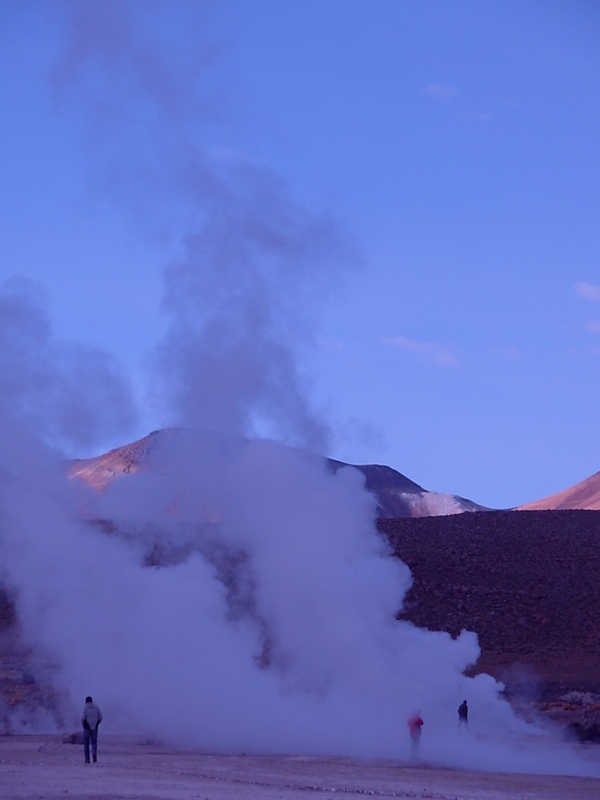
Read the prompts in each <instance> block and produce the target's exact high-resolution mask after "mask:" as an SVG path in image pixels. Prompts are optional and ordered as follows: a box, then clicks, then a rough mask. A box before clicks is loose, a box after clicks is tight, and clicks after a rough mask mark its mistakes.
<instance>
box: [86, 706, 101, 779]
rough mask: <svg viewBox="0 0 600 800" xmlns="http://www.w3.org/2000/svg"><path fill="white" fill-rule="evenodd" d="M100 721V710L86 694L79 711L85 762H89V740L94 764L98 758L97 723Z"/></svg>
mask: <svg viewBox="0 0 600 800" xmlns="http://www.w3.org/2000/svg"><path fill="white" fill-rule="evenodd" d="M101 722H102V712H101V711H100V709H99V708H98V706H97V705H96V704H95V703H94V701H93V700H92V698H91V697H90V696H89V695H88V696H87V697H86V698H85V705H84V707H83V711H82V713H81V724H82V725H83V755H84V758H85V763H86V764H89V763H90V742H91V743H92V759H93V761H94V764H95V763H96V761H97V760H98V756H97V753H98V725H100V723H101Z"/></svg>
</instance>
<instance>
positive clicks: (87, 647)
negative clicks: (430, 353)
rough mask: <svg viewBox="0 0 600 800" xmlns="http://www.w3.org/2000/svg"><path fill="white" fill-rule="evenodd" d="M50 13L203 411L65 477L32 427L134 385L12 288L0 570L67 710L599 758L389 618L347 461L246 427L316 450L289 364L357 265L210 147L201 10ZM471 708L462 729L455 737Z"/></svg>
mask: <svg viewBox="0 0 600 800" xmlns="http://www.w3.org/2000/svg"><path fill="white" fill-rule="evenodd" d="M63 9H64V11H65V14H66V17H65V18H66V20H67V27H68V41H67V44H66V47H65V51H64V52H65V54H64V57H63V58H62V60H61V62H60V64H59V65H58V67H57V69H56V71H55V74H54V84H55V87H56V90H57V93H58V94H57V96H60V99H61V101H62V103H63V104H66V105H65V109H66V110H65V113H72V112H70V111H69V106H68V103H69V101H70V100H73V99H74V100H76V101H77V102H76V103H75V106H74V107H75V108H76V109H77V114H76V116H77V118H78V119H79V118H80V119H81V120H82V121H83V123H84V128H85V130H86V131H87V135H88V137H89V142H90V146H91V147H92V148H93V149H94V154H95V156H96V158H95V160H94V164H95V165H96V168H97V172H96V175H95V177H96V178H98V176H102V178H103V184H104V185H105V186H106V188H107V190H108V189H110V191H111V192H113V196H114V198H115V199H116V200H118V201H119V202H122V203H123V205H124V206H127V207H128V208H131V209H133V211H134V215H135V218H136V221H137V222H141V223H142V224H143V226H144V227H146V228H148V229H149V228H150V227H151V225H152V224H154V222H155V223H156V227H157V228H159V229H160V231H161V233H162V234H163V235H165V236H167V237H170V238H171V239H173V240H174V241H175V245H176V246H175V248H174V249H175V250H176V251H177V255H176V256H175V257H174V258H173V259H172V261H171V263H170V265H169V266H168V268H167V270H166V293H165V310H166V312H167V313H168V314H169V319H170V329H169V333H168V335H167V337H166V339H165V341H164V342H163V344H162V346H161V348H160V350H159V352H158V354H157V356H156V360H155V361H156V364H157V367H158V373H157V374H158V377H159V381H160V384H161V385H162V384H166V385H167V387H168V390H167V391H166V393H165V396H164V402H165V408H169V409H170V410H171V412H170V413H171V415H172V416H171V419H172V420H174V422H176V423H178V424H179V423H183V424H186V425H194V426H203V430H200V429H199V428H195V429H183V430H171V431H165V432H162V433H160V434H158V435H157V436H155V437H154V441H153V446H152V449H151V452H150V453H149V456H148V461H147V464H146V470H145V471H140V472H138V473H135V474H130V475H123V476H121V477H120V478H118V479H116V480H114V481H113V482H112V483H111V484H110V485H109V487H108V489H107V490H106V491H105V492H104V493H103V494H98V493H96V492H95V491H94V490H93V489H92V488H90V487H88V486H86V485H85V484H83V483H81V482H79V481H74V480H69V479H67V478H66V476H65V467H64V464H63V463H61V462H60V461H59V460H57V458H56V457H55V456H54V455H53V454H52V452H51V451H49V450H48V449H47V448H46V446H45V445H43V444H41V441H42V440H46V441H48V440H50V441H55V440H57V439H58V440H68V441H69V442H71V443H76V444H82V445H83V444H86V443H88V442H89V441H92V440H93V438H94V436H95V435H96V434H97V432H98V430H100V431H103V432H105V431H106V428H107V426H113V429H114V431H117V430H118V426H119V425H123V424H124V423H126V422H127V421H128V420H129V418H130V414H131V413H133V412H132V410H131V404H130V402H129V400H128V399H127V398H128V395H127V391H126V386H125V384H124V382H123V381H122V380H121V379H120V378H119V377H118V375H117V374H116V372H115V371H114V369H113V368H112V367H111V364H110V363H109V362H108V360H107V359H106V358H105V357H104V356H101V355H99V354H97V353H91V352H89V351H83V350H81V349H66V350H65V349H61V350H60V351H58V350H57V349H56V345H55V344H54V343H53V340H52V337H51V335H50V332H49V329H48V325H47V320H46V318H45V316H44V315H43V313H42V312H41V311H40V310H39V307H38V306H36V305H35V304H32V302H31V301H30V300H28V301H25V300H24V299H23V298H22V297H21V296H20V295H19V294H18V293H17V294H16V295H15V294H14V292H13V293H12V294H11V292H10V291H8V290H7V293H5V295H3V296H2V297H1V298H0V314H1V316H0V334H1V336H2V339H1V341H0V344H1V347H2V353H1V358H2V359H3V361H2V364H3V367H4V366H6V367H7V369H6V370H3V374H4V375H5V376H12V379H10V380H9V378H8V377H3V379H2V382H1V383H0V388H1V392H2V396H1V397H0V403H1V404H2V410H3V412H4V415H3V420H2V424H1V426H0V564H1V577H2V583H3V584H4V586H6V588H7V589H8V591H9V592H10V594H11V596H12V597H13V598H14V600H15V603H16V609H17V614H18V622H19V626H20V629H21V631H22V634H23V636H24V638H25V639H26V641H28V642H29V643H30V644H31V645H32V646H34V647H35V648H36V649H37V651H38V652H39V653H40V654H42V655H44V656H45V657H47V658H49V659H50V660H51V661H52V662H53V663H54V664H56V678H55V679H56V684H57V686H58V687H60V688H62V689H63V690H64V691H65V692H66V693H67V696H68V697H69V703H70V709H69V711H70V713H72V714H73V719H76V717H75V716H74V715H75V713H76V710H77V709H78V708H79V707H80V705H81V701H82V699H83V698H84V697H85V695H86V694H88V693H91V694H92V695H93V696H94V698H95V699H96V700H97V701H98V703H99V704H100V705H101V707H102V709H103V712H104V716H105V723H103V725H104V728H103V729H105V730H113V731H123V732H127V733H135V734H139V735H146V736H153V737H159V738H161V739H165V740H169V741H172V742H179V743H182V744H185V745H193V746H195V747H201V748H206V749H210V750H221V751H228V752H238V751H246V752H251V751H252V752H287V753H289V752H297V753H301V752H302V753H328V754H336V753H338V754H353V755H361V756H375V755H377V756H387V757H394V758H396V757H406V756H407V754H408V750H409V745H408V730H407V726H406V720H407V717H408V715H409V714H410V713H411V712H412V711H414V710H415V709H416V708H419V709H420V711H421V713H422V716H423V718H424V720H425V727H424V733H423V743H422V754H423V756H424V757H425V758H428V759H436V760H437V761H438V762H439V763H446V764H455V765H464V766H472V767H478V768H489V769H496V770H501V769H511V770H523V771H545V772H551V771H556V772H589V773H593V771H594V767H593V765H591V764H588V763H586V762H584V761H583V760H582V759H581V758H580V757H577V756H575V755H573V754H572V753H571V751H570V750H565V749H564V746H563V747H562V749H561V748H560V747H558V746H557V747H554V748H553V746H552V745H551V744H543V742H544V741H545V740H546V739H548V738H549V737H548V736H547V735H545V734H543V732H541V731H537V730H536V729H533V728H531V727H529V726H526V725H525V723H523V722H521V721H519V720H518V719H517V718H516V717H515V716H514V714H513V713H512V711H511V709H510V707H509V705H508V704H507V703H506V702H504V701H503V700H502V699H501V698H500V697H499V690H500V687H499V686H498V684H497V683H496V682H495V681H494V680H493V679H492V678H490V677H489V676H485V675H482V676H479V677H477V678H474V679H470V678H466V677H465V676H464V674H463V673H464V670H465V669H466V667H467V666H468V665H470V664H472V663H474V662H475V661H476V659H477V657H478V654H479V648H478V644H477V639H476V636H475V634H473V633H468V632H463V633H462V634H461V636H459V637H458V638H457V639H456V640H453V639H452V638H451V637H450V636H449V635H447V634H443V633H432V632H429V631H425V630H419V629H416V628H414V627H413V626H412V625H410V624H408V623H406V622H399V621H398V620H397V619H396V615H397V613H398V611H399V610H400V608H401V604H402V599H403V596H404V594H405V592H406V590H407V589H408V587H409V585H410V575H409V573H408V569H407V568H406V567H405V566H404V565H403V564H401V563H400V562H398V561H397V560H395V559H393V558H392V557H391V555H390V552H389V548H388V546H387V544H386V542H385V541H384V540H383V539H382V537H381V536H380V535H379V533H378V532H377V529H376V526H375V519H374V517H375V504H374V500H373V498H372V497H371V495H369V494H368V493H366V492H365V491H364V488H363V483H362V476H361V475H360V474H359V473H358V472H357V471H356V470H353V469H350V468H348V469H341V470H339V471H338V472H337V473H336V474H332V473H331V472H330V471H328V469H327V468H326V463H325V461H324V460H323V459H322V458H320V457H318V456H314V455H309V454H307V453H306V452H301V451H299V450H295V449H292V448H291V447H286V446H283V444H275V443H273V442H269V441H260V440H257V439H255V440H254V441H250V440H249V439H248V438H243V437H244V436H245V437H253V436H254V437H256V436H257V434H258V433H260V432H261V430H262V431H264V430H267V432H268V433H269V435H270V436H272V437H275V438H276V439H277V440H278V441H279V442H284V443H285V444H287V445H290V444H293V445H301V446H302V447H304V448H308V449H315V450H316V449H320V448H323V447H324V446H325V444H326V441H327V436H328V433H327V428H326V426H325V425H324V424H323V423H322V422H321V421H320V419H319V416H318V415H317V414H316V413H315V412H314V411H313V410H312V409H311V407H310V405H309V403H308V402H307V400H306V391H305V376H304V375H303V372H302V369H301V368H300V367H299V364H300V363H301V361H300V360H299V358H300V357H301V354H302V350H303V348H304V347H307V346H309V345H310V344H311V341H312V338H313V336H314V332H315V325H314V323H315V313H314V312H315V308H316V305H317V304H316V300H317V299H318V296H319V295H322V294H323V293H325V291H326V289H327V287H331V286H332V285H334V283H335V281H336V280H338V279H339V277H340V274H341V272H342V271H343V269H344V268H345V266H346V265H347V264H353V263H355V262H356V260H357V256H356V253H355V250H354V247H353V246H352V244H351V243H350V242H349V240H348V237H346V236H345V235H344V234H343V232H342V231H341V230H340V229H339V227H338V226H337V225H336V224H335V223H334V222H333V221H332V220H330V219H328V218H327V217H322V216H318V215H314V214H312V213H310V212H308V211H307V210H305V209H303V208H301V207H299V206H298V204H296V203H295V202H294V201H293V200H292V199H291V197H290V196H289V192H288V191H287V189H286V187H285V185H284V184H283V183H282V182H281V181H280V180H279V179H277V178H276V177H275V176H274V175H272V174H271V173H270V172H269V171H268V170H266V169H264V168H262V167H259V166H257V165H256V164H254V163H253V162H252V161H249V160H235V159H233V160H229V161H224V160H223V159H220V160H219V159H216V160H215V159H214V158H213V157H211V155H210V150H209V148H207V147H206V148H205V147H202V146H200V145H199V144H198V141H201V138H200V134H201V133H202V132H203V125H204V124H205V122H206V120H207V119H212V117H211V115H210V114H211V113H212V110H211V109H212V107H211V103H210V102H209V98H210V91H209V90H208V88H207V86H208V84H209V82H208V78H207V75H208V67H209V65H210V64H212V62H213V59H214V54H215V52H216V50H217V49H218V48H216V46H215V44H214V43H212V42H211V40H210V39H209V37H208V35H207V33H206V19H205V17H204V6H202V5H196V4H178V5H176V6H175V9H176V12H177V14H179V13H189V14H191V19H190V20H188V21H186V31H187V35H189V36H190V37H191V38H192V39H194V37H196V38H195V40H194V48H193V50H192V49H190V50H185V49H184V50H183V52H182V51H181V50H177V48H176V47H175V46H174V44H173V42H171V41H170V40H169V36H168V32H169V31H172V30H173V25H174V24H176V23H177V19H175V22H174V21H173V19H171V17H169V15H170V14H171V11H172V9H173V5H172V4H168V5H163V4H161V3H151V4H149V3H144V4H141V5H138V4H136V3H132V2H127V3H123V2H118V3H117V2H106V0H104V2H98V3H94V2H83V0H81V2H77V3H66V4H64V5H63ZM167 17H168V18H169V22H170V24H169V25H165V26H163V27H164V28H165V30H166V31H167V33H166V34H164V35H161V34H160V33H159V31H160V29H161V23H163V22H165V20H166V19H167ZM188 22H189V25H188V24H187V23H188ZM207 109H208V110H207ZM209 111H210V113H209ZM92 131H93V133H92ZM141 131H143V134H144V135H143V138H142V137H141V136H140V132H141ZM138 143H139V148H138ZM9 288H10V287H9ZM205 428H212V429H213V431H207V430H205ZM465 697H466V698H468V700H469V704H470V706H471V709H472V726H473V735H468V734H465V736H459V735H458V732H457V730H456V722H457V718H456V709H457V707H458V705H459V703H460V702H461V701H462V700H463V699H464V698H465ZM523 737H535V739H536V744H535V745H534V746H530V747H527V746H526V741H527V740H526V739H525V738H523ZM540 741H542V744H540Z"/></svg>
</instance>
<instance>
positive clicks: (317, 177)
mask: <svg viewBox="0 0 600 800" xmlns="http://www.w3.org/2000/svg"><path fill="white" fill-rule="evenodd" d="M93 5H94V4H89V3H85V2H81V3H79V4H73V3H61V2H46V3H35V2H32V3H27V4H24V3H20V2H16V0H15V2H11V1H10V0H5V1H4V2H3V3H2V4H0V102H1V104H2V109H3V114H2V125H1V126H0V147H1V149H2V159H1V161H0V219H1V220H2V224H1V225H0V279H1V280H4V279H8V278H10V277H12V276H14V275H20V276H25V277H28V278H31V279H34V280H36V281H39V282H41V283H42V284H43V285H44V286H45V290H46V302H47V309H48V314H49V317H50V321H51V324H52V327H53V330H54V332H55V335H56V336H57V337H59V338H61V339H66V340H73V341H76V342H81V343H84V344H90V345H94V346H96V347H99V348H102V349H103V350H105V351H108V352H109V353H111V354H113V355H114V357H115V359H118V360H119V362H120V363H121V365H122V368H123V370H124V371H125V372H126V373H127V374H128V375H129V377H130V379H131V381H132V383H133V385H134V388H135V390H136V392H137V396H138V404H139V406H140V413H139V418H138V422H137V424H136V425H135V426H133V427H132V429H131V436H132V437H133V436H134V435H142V434H144V433H146V432H147V431H149V430H150V429H152V428H155V427H157V426H158V425H161V424H164V423H166V422H168V421H169V420H168V419H167V418H166V417H165V415H164V411H163V412H161V411H160V410H159V409H158V408H157V406H156V404H155V403H154V404H153V403H152V401H151V398H149V397H148V395H146V394H145V389H144V387H145V385H146V379H147V373H148V371H149V369H150V367H149V364H150V362H151V360H152V357H151V353H152V352H153V350H154V348H155V347H156V345H157V343H159V342H160V341H161V339H162V338H163V337H164V336H165V333H166V332H167V329H168V322H167V321H166V319H165V314H164V304H163V310H162V311H161V303H162V301H161V298H162V297H163V292H164V279H163V275H164V269H165V266H168V265H169V264H172V263H173V260H174V259H175V260H176V259H177V258H180V257H181V253H182V250H183V249H184V245H183V244H182V243H184V242H185V241H186V236H187V235H188V234H190V232H197V231H198V230H199V229H200V228H201V226H202V224H203V220H204V219H205V217H204V216H203V214H206V213H207V212H206V205H205V206H203V207H204V209H205V210H204V211H203V212H202V213H200V212H198V210H197V208H196V206H195V197H196V195H195V194H194V192H195V189H194V187H193V186H191V179H190V181H189V183H190V185H187V184H186V179H185V177H186V175H187V176H189V174H190V169H188V167H186V164H188V166H189V164H192V163H195V162H192V161H190V162H186V161H185V159H184V156H183V155H182V153H183V151H184V150H185V149H186V147H189V148H190V149H193V148H198V152H200V149H199V148H201V152H202V153H203V154H204V156H203V157H205V158H206V164H210V163H212V164H215V163H216V164H217V166H216V167H211V168H210V169H211V170H213V172H212V173H211V174H212V175H213V177H214V176H218V175H220V170H221V169H223V170H225V169H226V170H229V173H228V174H229V175H231V174H233V173H234V172H239V171H244V170H245V171H246V173H252V174H257V175H258V174H260V175H261V176H263V177H264V176H265V175H268V181H269V182H280V185H281V187H284V189H281V192H280V190H279V189H277V190H274V192H275V194H276V195H277V196H281V197H284V198H285V200H284V202H285V203H289V208H290V209H293V213H294V215H296V217H299V218H301V219H309V218H310V219H311V220H312V219H322V220H328V221H332V223H331V224H332V225H335V230H336V231H337V233H336V236H337V237H338V245H339V242H343V243H347V245H348V246H347V248H346V249H344V247H345V245H344V247H342V246H341V245H339V246H338V245H336V248H337V250H336V255H335V258H334V260H335V261H336V266H335V268H332V269H331V273H330V280H328V281H322V282H321V281H320V279H317V277H316V276H314V277H313V278H311V277H308V278H305V279H304V280H305V283H304V284H302V287H303V288H301V289H296V288H295V287H296V286H298V287H300V283H299V282H298V283H297V284H294V283H292V284H291V286H292V289H291V291H292V292H294V291H298V292H299V293H298V304H297V305H299V306H302V305H303V304H305V305H306V309H307V313H306V318H304V317H303V318H302V321H300V320H299V321H298V323H297V326H299V327H296V328H294V330H300V329H301V328H302V329H304V327H306V326H309V325H310V326H312V329H311V334H310V336H308V335H307V336H306V337H305V338H304V339H303V347H302V348H298V350H297V351H294V352H295V357H296V358H297V359H298V363H299V365H300V366H299V370H300V373H301V374H302V376H303V379H305V384H304V391H305V392H306V393H307V394H308V399H309V401H310V404H311V406H312V407H313V409H316V410H317V412H318V415H319V416H320V417H321V418H322V419H323V420H325V421H326V422H327V423H328V424H329V425H330V426H331V428H332V430H333V437H332V438H331V439H330V440H329V444H328V447H329V452H328V453H327V454H328V455H332V456H335V457H338V458H340V459H343V460H346V461H350V462H354V463H364V462H376V463H386V464H389V465H390V466H393V467H394V468H396V469H398V470H399V471H401V472H403V473H404V474H406V475H407V476H409V477H410V478H411V479H412V480H415V481H417V482H419V483H421V484H422V485H423V486H425V487H426V488H428V489H431V490H435V491H445V492H453V493H456V494H460V495H462V496H465V497H469V498H470V499H473V500H475V501H477V502H479V503H482V504H486V505H490V506H494V507H503V506H511V505H517V504H519V503H522V502H527V501H530V500H534V499H537V498H539V497H542V496H544V495H547V494H550V493H552V492H555V491H558V490H560V489H563V488H566V487H567V486H569V485H571V484H573V483H575V482H577V481H579V480H581V479H583V478H585V477H587V476H588V475H590V474H592V473H593V472H596V471H597V470H598V469H600V457H599V455H598V454H599V452H600V448H599V443H600V427H599V425H598V408H599V407H600V224H599V221H600V147H599V144H598V142H599V141H600V136H599V131H600V47H599V46H598V44H599V39H600V6H599V5H598V4H597V3H593V2H564V3H563V2H544V3H542V2H533V0H531V1H530V2H503V3H495V2H466V1H463V2H461V1H460V0H459V1H458V2H453V3H451V2H427V1H425V2H417V0H407V1H406V2H401V0H396V1H395V2H392V1H391V0H369V1H368V2H367V0H320V2H316V0H286V2H275V1H274V0H254V1H253V2H248V1H247V0H246V1H243V0H240V1H237V2H236V1H235V0H222V2H214V3H209V4H204V3H199V2H193V3H192V2H177V1H176V0H173V2H170V3H168V4H161V3H151V2H146V3H144V2H142V3H120V4H119V3H111V2H107V3H104V4H103V7H104V9H105V10H104V12H103V14H104V16H103V17H102V19H104V20H107V19H108V20H110V19H111V15H116V16H123V15H124V16H125V17H127V19H128V20H129V22H130V24H131V26H133V27H132V29H133V30H134V35H133V36H132V41H138V42H139V41H148V42H154V43H156V48H157V50H156V51H153V52H157V53H158V55H157V57H156V63H154V62H153V63H152V65H151V66H152V69H153V70H154V72H152V73H151V70H150V68H148V69H147V70H146V72H144V73H143V74H144V75H149V74H152V75H153V76H154V77H153V78H152V80H155V81H156V84H155V85H154V87H153V88H152V91H153V92H154V94H152V93H149V94H144V92H145V90H146V89H145V86H144V85H143V83H136V82H135V80H134V79H131V80H130V79H129V78H130V77H131V76H134V73H133V72H131V75H130V76H129V78H128V73H127V70H128V68H129V67H128V65H129V64H130V62H129V61H128V60H127V59H126V58H123V50H119V47H120V46H121V45H115V48H116V49H111V47H109V46H107V47H105V49H104V50H103V51H102V52H103V53H104V55H105V61H103V62H101V63H100V65H99V66H98V63H99V62H98V63H96V65H95V67H92V68H90V69H88V67H89V64H90V63H92V62H91V61H90V62H88V67H86V65H85V62H82V61H81V59H79V56H78V54H77V53H78V51H77V50H76V48H75V49H73V48H72V49H71V50H69V41H70V40H69V33H68V31H69V24H70V23H69V20H72V18H73V14H74V8H75V7H76V6H78V7H79V8H84V9H87V8H93ZM92 18H93V15H92ZM110 25H111V23H107V28H110V30H112V28H111V27H110ZM94 30H95V29H94V28H93V26H92V28H90V29H86V31H87V34H86V35H87V37H88V38H87V39H85V37H83V36H80V39H79V45H80V46H81V47H83V46H86V47H90V48H91V47H92V46H93V43H92V44H90V41H89V40H90V39H92V40H93V39H94V36H95V35H96V33H95V32H94ZM104 34H105V32H104V33H103V31H102V30H100V31H99V32H97V35H98V36H100V37H102V36H103V35H104ZM144 37H145V38H144ZM106 41H107V42H108V41H109V39H108V38H107V39H106ZM82 42H83V44H82ZM161 43H162V44H161ZM125 46H126V45H124V47H125ZM78 59H79V60H78ZM111 59H114V61H111ZM119 59H123V60H119ZM131 63H133V62H131ZM86 70H87V71H86ZM161 70H163V73H161ZM78 71H81V75H80V74H79V73H78ZM136 74H138V73H136ZM139 74H142V73H139ZM139 74H138V75H139ZM82 75H83V77H82ZM165 76H166V77H165ZM167 78H168V80H167ZM161 81H162V84H161ZM161 85H162V86H163V87H165V86H166V87H167V89H165V96H167V95H168V96H167V99H166V100H165V103H166V105H165V108H167V112H168V109H169V108H171V112H168V113H166V114H164V115H163V116H162V117H161V118H160V120H158V121H157V119H158V118H157V115H156V114H155V109H154V108H153V106H152V104H151V102H150V101H149V100H148V98H149V97H150V98H152V97H156V96H158V94H159V92H158V89H157V88H156V87H159V88H160V86H161ZM175 86H177V90H175V89H174V87H175ZM192 100H193V102H192ZM169 104H170V105H169ZM116 112H118V113H116ZM111 114H114V118H113V117H112V116H111ZM158 163H160V169H159V168H158V167H157V166H156V165H157V164H158ZM115 165H116V166H115ZM182 165H183V167H182ZM219 165H225V166H223V167H221V166H219ZM169 170H171V172H170V171H169ZM177 170H179V173H178V178H177V180H175V178H174V177H173V173H175V172H177ZM209 172H210V170H209ZM262 179H263V178H262V177H261V180H262ZM266 180H267V179H266V178H265V181H266ZM227 181H229V183H227V186H228V187H231V186H232V185H233V184H232V181H233V179H232V178H231V177H228V178H227ZM217 182H218V181H217ZM278 185H279V184H278ZM207 191H208V190H207V189H206V184H205V185H204V188H203V190H202V192H203V195H202V201H201V202H202V203H205V204H206V203H207V202H208V203H211V204H212V206H215V207H216V206H218V202H220V200H219V201H217V200H216V199H215V198H216V197H217V196H219V197H220V196H221V195H224V194H227V192H225V191H224V189H223V186H221V189H219V190H218V191H217V190H215V193H214V194H211V195H210V197H209V200H208V201H207V200H206V197H207V196H208V195H207ZM228 191H229V190H228ZM231 191H232V193H234V194H235V192H236V191H237V190H236V189H235V188H234V189H232V190H231ZM242 191H245V190H240V192H242ZM219 192H221V195H219ZM278 192H280V193H279V194H277V193H278ZM223 203H225V201H224V200H223ZM223 207H224V208H226V205H224V206H223ZM215 213H216V212H215ZM199 226H200V228H199ZM277 269H279V270H283V271H285V269H286V267H285V262H284V261H282V262H281V263H279V262H278V265H277ZM298 269H299V270H305V272H307V274H310V270H311V265H310V264H307V265H302V266H299V267H298ZM315 269H316V268H315ZM319 269H320V267H319ZM323 269H324V271H325V272H327V270H328V269H329V268H328V267H323ZM328 274H329V273H328ZM278 280H279V279H278ZM308 284H310V285H314V286H315V287H317V288H316V289H315V292H314V293H313V294H312V295H311V293H310V292H308V291H306V290H307V285H308ZM277 285H280V286H283V287H285V286H287V285H288V284H287V283H286V281H285V280H283V282H281V281H280V282H279V283H278V284H277ZM282 291H283V289H282ZM302 292H305V294H302ZM317 294H318V295H319V296H318V297H316V296H315V295H317ZM287 310H288V306H286V305H284V306H282V310H281V312H280V316H282V317H283V316H285V314H286V313H287ZM300 310H301V311H302V309H300ZM294 313H298V314H299V312H298V310H297V309H295V310H294ZM299 317H300V314H299ZM304 345H306V346H304ZM309 345H310V346H309ZM293 349H294V348H293V347H292V350H293ZM119 443H121V442H119V441H114V440H113V441H108V440H107V441H104V442H98V443H97V445H96V450H98V448H102V447H108V446H114V445H116V444H119ZM85 454H86V453H82V455H85Z"/></svg>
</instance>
